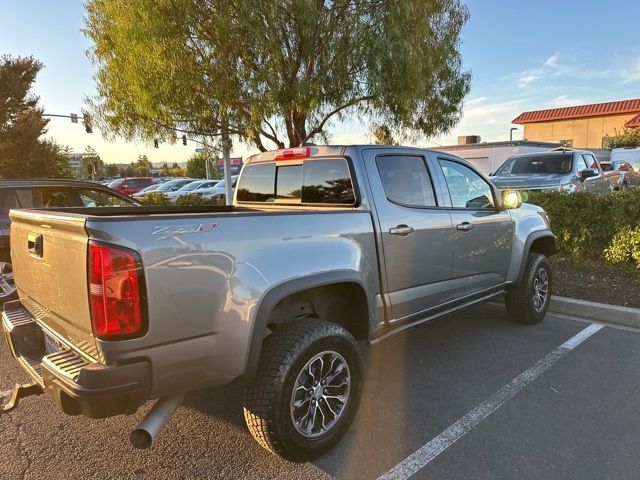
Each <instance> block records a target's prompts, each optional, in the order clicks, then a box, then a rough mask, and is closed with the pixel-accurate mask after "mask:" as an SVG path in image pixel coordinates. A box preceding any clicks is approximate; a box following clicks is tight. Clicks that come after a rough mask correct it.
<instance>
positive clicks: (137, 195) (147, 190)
mask: <svg viewBox="0 0 640 480" xmlns="http://www.w3.org/2000/svg"><path fill="white" fill-rule="evenodd" d="M160 185H162V183H154V184H153V185H149V186H148V187H145V188H143V189H142V190H140V191H139V192H137V193H134V194H133V195H131V196H132V197H133V198H138V199H139V198H140V197H144V196H145V195H146V194H147V193H151V192H153V191H155V190H157V189H158V187H159V186H160Z"/></svg>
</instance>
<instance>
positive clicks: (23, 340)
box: [2, 300, 151, 418]
mask: <svg viewBox="0 0 640 480" xmlns="http://www.w3.org/2000/svg"><path fill="white" fill-rule="evenodd" d="M2 330H3V332H4V336H5V338H6V340H7V344H8V345H9V350H10V352H11V354H12V355H13V357H14V358H15V359H16V360H17V361H18V363H19V364H20V366H21V367H22V368H23V369H24V370H25V371H26V372H27V373H28V374H29V376H30V377H31V378H32V379H33V380H34V381H35V382H36V383H37V384H38V385H39V386H40V387H41V388H42V390H43V391H44V393H45V394H46V395H47V396H48V397H49V398H51V399H52V400H53V402H54V403H55V405H56V407H57V408H58V409H59V410H61V411H63V412H64V413H66V414H69V415H85V416H87V417H91V418H104V417H110V416H113V415H120V414H131V413H134V412H135V411H136V410H137V409H138V407H139V406H140V405H142V404H143V403H144V402H146V401H147V400H148V399H149V395H150V386H151V367H150V365H149V363H147V362H136V363H128V364H125V365H105V364H102V363H99V362H96V361H95V360H94V359H91V358H90V357H88V356H85V355H83V354H81V353H80V352H77V351H75V350H73V349H72V348H71V347H70V346H68V345H66V344H65V343H64V342H62V341H60V340H59V339H55V343H57V347H56V348H55V349H53V350H57V351H53V352H50V353H49V352H47V351H46V348H47V347H45V338H48V339H49V341H48V342H47V343H48V344H49V347H48V348H49V350H52V349H51V345H52V342H51V341H50V339H52V338H53V336H52V335H50V334H49V332H47V331H46V329H45V328H43V327H42V325H40V324H39V323H38V322H37V321H36V319H35V318H33V317H32V316H31V315H30V314H29V312H28V311H27V310H26V309H25V308H24V307H23V306H22V304H21V303H20V301H19V300H16V301H13V302H8V303H5V305H4V308H3V311H2Z"/></svg>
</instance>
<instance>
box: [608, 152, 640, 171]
mask: <svg viewBox="0 0 640 480" xmlns="http://www.w3.org/2000/svg"><path fill="white" fill-rule="evenodd" d="M610 160H611V162H617V161H621V162H628V163H630V164H631V165H633V168H634V169H635V170H636V171H640V147H624V148H614V149H613V150H611V159H610Z"/></svg>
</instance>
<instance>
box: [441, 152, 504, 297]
mask: <svg viewBox="0 0 640 480" xmlns="http://www.w3.org/2000/svg"><path fill="white" fill-rule="evenodd" d="M434 163H437V165H438V166H439V167H440V171H439V174H440V175H442V178H443V179H444V183H445V184H446V185H447V189H448V192H449V198H450V201H451V205H450V210H449V212H450V214H451V220H452V222H453V232H454V233H453V270H452V277H451V294H452V298H451V299H450V300H461V299H463V298H465V297H467V296H470V295H475V294H478V293H480V292H482V291H485V290H488V289H491V288H493V287H497V286H499V285H502V284H503V283H504V282H505V281H506V278H507V273H508V271H509V265H510V261H511V245H512V242H513V233H514V227H513V220H512V219H511V215H510V214H509V212H508V211H498V210H497V209H496V208H495V205H496V202H495V198H494V193H493V189H492V188H491V186H490V185H489V183H488V182H487V181H486V180H485V179H484V178H483V177H482V176H481V175H480V174H479V173H477V172H476V171H475V170H473V169H471V168H469V167H468V166H467V165H465V164H463V163H461V162H458V161H455V160H454V159H446V158H439V159H437V161H436V162H434Z"/></svg>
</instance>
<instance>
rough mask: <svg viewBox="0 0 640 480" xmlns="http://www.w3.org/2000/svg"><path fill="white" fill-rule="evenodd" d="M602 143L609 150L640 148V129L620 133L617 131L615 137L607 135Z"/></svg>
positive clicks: (628, 129) (627, 129)
mask: <svg viewBox="0 0 640 480" xmlns="http://www.w3.org/2000/svg"><path fill="white" fill-rule="evenodd" d="M602 143H603V145H604V147H605V148H607V149H609V150H612V149H614V148H623V147H640V128H623V129H622V132H620V133H618V132H617V131H616V135H614V136H611V137H610V136H609V135H607V136H606V137H604V139H603V142H602Z"/></svg>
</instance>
